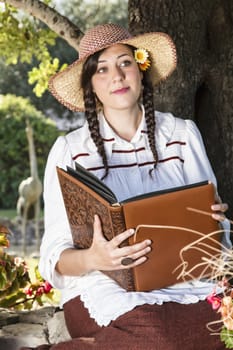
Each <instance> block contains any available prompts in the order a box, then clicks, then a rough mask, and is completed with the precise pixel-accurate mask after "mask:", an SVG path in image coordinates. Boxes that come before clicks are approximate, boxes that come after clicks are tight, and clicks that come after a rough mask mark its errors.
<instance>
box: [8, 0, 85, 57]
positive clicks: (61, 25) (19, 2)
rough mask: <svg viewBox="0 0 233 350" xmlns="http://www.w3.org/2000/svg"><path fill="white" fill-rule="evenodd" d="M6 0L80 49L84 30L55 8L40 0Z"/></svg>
mask: <svg viewBox="0 0 233 350" xmlns="http://www.w3.org/2000/svg"><path fill="white" fill-rule="evenodd" d="M4 2H5V3H7V4H9V5H11V6H14V7H15V8H17V9H20V10H22V11H24V12H26V13H28V14H30V15H32V16H33V17H36V18H38V19H39V20H40V21H42V22H44V23H45V24H46V25H47V26H48V27H49V28H50V29H51V30H52V31H54V32H55V33H56V34H57V35H58V36H60V37H62V38H63V39H64V40H66V41H67V42H68V44H69V45H70V46H72V47H73V48H74V49H75V50H77V51H78V47H79V42H80V39H81V37H82V36H83V32H82V31H81V30H80V29H79V28H78V27H77V26H76V25H74V24H73V23H72V22H71V21H70V20H69V19H68V18H66V17H64V16H62V15H61V14H60V13H58V12H57V11H56V10H55V9H53V8H51V7H49V6H48V5H46V4H44V3H43V2H41V1H39V0H5V1H4Z"/></svg>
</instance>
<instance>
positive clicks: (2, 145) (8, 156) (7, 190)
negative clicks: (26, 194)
mask: <svg viewBox="0 0 233 350" xmlns="http://www.w3.org/2000/svg"><path fill="white" fill-rule="evenodd" d="M26 119H29V121H30V123H31V125H32V127H33V129H34V142H35V147H36V152H37V163H38V172H39V177H40V178H41V179H43V172H44V167H45V162H46V159H47V156H48V152H49V149H50V148H51V146H52V144H53V142H54V141H55V139H56V138H57V136H58V135H59V134H61V132H60V131H58V129H57V127H56V125H55V124H54V122H52V121H51V120H50V119H48V118H45V116H44V115H43V114H42V112H40V111H39V110H37V109H36V108H35V107H34V106H33V105H32V104H31V103H30V102H29V100H27V99H25V98H23V97H19V96H18V97H16V96H14V95H9V94H8V95H6V96H0V169H1V171H0V192H1V194H4V195H1V197H0V208H15V207H16V202H17V198H18V186H19V184H20V182H21V181H22V180H23V179H26V178H27V177H28V176H30V165H29V153H28V142H27V138H26V133H25V127H26Z"/></svg>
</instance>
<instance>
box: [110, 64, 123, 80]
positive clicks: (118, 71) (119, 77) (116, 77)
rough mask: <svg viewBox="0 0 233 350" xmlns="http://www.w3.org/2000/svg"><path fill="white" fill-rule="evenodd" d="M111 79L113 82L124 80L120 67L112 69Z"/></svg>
mask: <svg viewBox="0 0 233 350" xmlns="http://www.w3.org/2000/svg"><path fill="white" fill-rule="evenodd" d="M112 77H113V81H121V80H122V79H124V77H125V74H124V72H123V71H122V69H121V68H120V67H118V66H116V67H114V68H113V73H112Z"/></svg>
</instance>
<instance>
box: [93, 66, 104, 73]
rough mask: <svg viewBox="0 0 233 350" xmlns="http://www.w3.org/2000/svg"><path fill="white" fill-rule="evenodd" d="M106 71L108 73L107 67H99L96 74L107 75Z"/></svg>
mask: <svg viewBox="0 0 233 350" xmlns="http://www.w3.org/2000/svg"><path fill="white" fill-rule="evenodd" d="M106 71H107V68H106V67H99V68H98V69H97V71H96V72H97V73H105V72H106Z"/></svg>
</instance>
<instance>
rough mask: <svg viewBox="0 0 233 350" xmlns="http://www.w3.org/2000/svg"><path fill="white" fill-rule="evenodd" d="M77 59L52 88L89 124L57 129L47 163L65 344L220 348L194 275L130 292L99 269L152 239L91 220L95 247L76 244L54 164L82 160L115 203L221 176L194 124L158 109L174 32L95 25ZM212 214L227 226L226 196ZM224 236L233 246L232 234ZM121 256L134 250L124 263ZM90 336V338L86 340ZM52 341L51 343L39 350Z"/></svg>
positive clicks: (172, 59) (47, 241)
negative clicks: (110, 233)
mask: <svg viewBox="0 0 233 350" xmlns="http://www.w3.org/2000/svg"><path fill="white" fill-rule="evenodd" d="M79 54H80V56H79V59H78V60H77V61H76V62H74V63H73V64H72V65H71V66H69V67H68V68H67V69H66V70H64V71H63V72H61V73H59V74H57V75H55V76H54V77H53V78H52V80H51V82H50V89H51V91H52V93H53V94H54V96H55V97H56V98H57V99H58V100H59V101H60V102H61V103H62V104H64V105H65V106H67V107H68V108H70V109H71V110H74V111H82V110H84V111H85V116H86V122H85V123H84V125H83V127H82V128H80V129H78V130H75V131H73V132H71V133H69V134H68V135H66V136H64V137H63V136H62V137H59V138H58V140H57V141H56V142H55V144H54V146H53V148H52V150H51V152H50V155H49V158H48V162H47V166H46V171H45V183H44V201H45V234H44V237H43V241H42V245H41V259H40V271H41V273H42V275H43V277H44V278H46V279H47V280H48V281H49V282H50V283H51V284H52V285H53V286H54V287H56V288H58V289H60V290H61V295H62V305H63V307H64V313H65V318H66V323H67V327H68V330H69V332H70V335H71V337H72V340H70V341H67V342H64V343H61V344H57V345H53V346H52V347H51V349H52V350H59V349H81V350H85V349H92V348H95V349H101V350H104V349H140V350H142V349H143V350H152V349H153V350H156V349H159V350H169V349H172V350H174V349H180V348H182V349H185V350H189V349H197V350H200V349H205V350H208V349H211V350H212V349H216V350H217V349H224V346H223V344H222V343H221V342H220V340H219V338H218V337H211V336H210V334H209V331H208V330H207V329H206V323H207V322H209V321H210V320H214V319H216V318H217V317H218V316H217V315H216V314H215V313H214V312H213V311H212V310H211V308H210V306H209V305H208V304H207V302H206V301H205V298H206V297H207V295H209V294H210V293H211V292H212V288H213V285H212V284H210V283H207V282H201V281H192V282H189V283H181V284H179V285H175V286H171V287H169V288H165V289H163V290H154V291H151V292H147V293H142V292H140V293H139V292H126V291H125V290H124V289H122V288H121V287H120V286H119V285H118V284H117V283H116V282H115V281H114V280H112V279H110V278H109V277H107V276H106V275H105V274H103V273H101V272H100V271H108V270H121V269H127V268H131V267H135V266H137V265H139V264H142V263H143V262H144V261H145V260H146V254H148V253H149V252H150V250H151V241H150V240H145V241H143V242H141V243H138V244H135V245H133V246H126V247H120V244H121V243H122V242H124V241H125V240H126V239H127V238H128V237H129V236H131V235H133V233H134V230H133V229H129V230H126V231H125V232H122V233H121V234H119V235H118V236H117V237H115V238H113V239H112V240H111V241H106V239H105V238H104V236H103V234H102V229H101V223H100V219H101V218H99V217H98V216H95V219H94V225H93V230H94V237H93V243H92V245H91V247H90V248H89V249H83V250H78V249H74V248H73V242H72V237H71V232H70V228H69V223H68V220H67V217H66V212H65V209H64V204H63V199H62V195H61V191H60V187H59V183H58V179H57V176H56V166H59V167H62V168H66V166H67V165H68V166H72V167H74V166H75V162H78V163H80V164H81V165H83V166H84V167H85V168H86V169H88V170H89V171H91V172H93V173H94V174H95V175H97V176H98V177H99V178H101V179H102V180H103V182H105V183H106V184H107V185H108V186H109V187H110V188H111V189H112V190H113V192H114V193H115V194H116V195H117V197H118V199H119V201H121V200H123V199H126V198H128V197H132V196H134V195H138V194H142V193H146V192H151V191H155V190H160V189H165V188H171V187H175V186H181V185H186V184H191V183H195V182H198V181H203V180H211V181H212V182H213V183H214V184H216V179H215V176H214V174H213V171H212V169H211V166H210V163H209V161H208V158H207V155H206V152H205V149H204V146H203V142H202V139H201V136H200V133H199V131H198V130H197V127H196V126H195V124H194V123H193V122H192V121H191V120H182V119H178V118H175V117H174V116H173V115H172V114H170V113H160V112H154V106H153V91H152V88H153V85H156V84H158V83H159V82H161V81H162V80H164V79H166V78H167V77H168V76H169V75H170V74H171V73H172V72H173V70H174V69H175V67H176V50H175V47H174V44H173V42H172V40H171V39H170V37H169V36H167V35H166V34H164V33H148V34H144V35H139V36H137V37H132V36H131V35H130V34H129V33H128V32H127V31H126V30H125V29H123V28H121V27H120V26H118V25H113V24H106V25H99V26H97V27H95V28H93V29H91V30H89V31H88V32H87V33H86V35H85V36H84V37H83V39H82V41H81V43H80V52H79ZM210 209H212V210H213V217H214V219H216V220H218V221H220V222H222V225H223V226H224V227H225V228H226V229H227V228H229V227H228V222H227V220H226V219H225V216H224V212H225V211H226V210H227V204H224V203H220V202H219V203H216V204H215V205H213V206H212V207H211V208H210ZM224 238H225V244H230V241H229V237H228V235H227V233H226V234H225V237H224ZM124 257H129V258H131V259H129V260H128V261H129V262H130V264H129V265H125V261H124ZM82 337H89V338H90V339H88V340H87V339H83V338H82ZM45 348H49V346H44V347H41V348H40V349H45Z"/></svg>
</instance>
